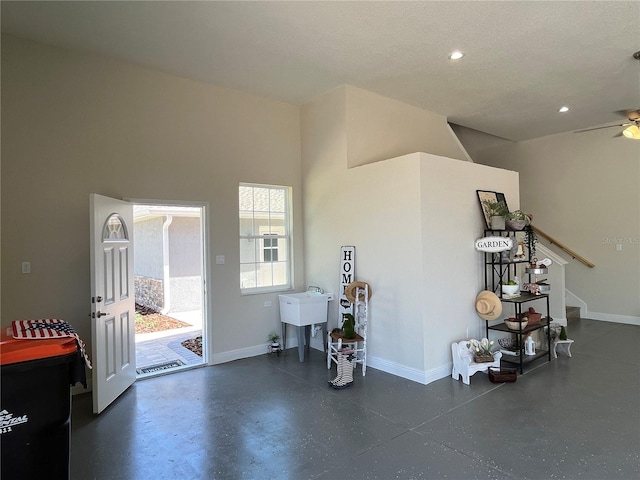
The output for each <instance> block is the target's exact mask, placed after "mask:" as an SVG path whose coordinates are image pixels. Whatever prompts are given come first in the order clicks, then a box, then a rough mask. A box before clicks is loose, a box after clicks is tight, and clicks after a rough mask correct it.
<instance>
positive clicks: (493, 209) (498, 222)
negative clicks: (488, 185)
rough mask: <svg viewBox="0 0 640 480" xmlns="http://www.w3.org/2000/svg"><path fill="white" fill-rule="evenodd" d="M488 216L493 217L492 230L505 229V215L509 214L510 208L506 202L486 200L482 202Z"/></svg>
mask: <svg viewBox="0 0 640 480" xmlns="http://www.w3.org/2000/svg"><path fill="white" fill-rule="evenodd" d="M482 205H483V206H484V209H485V211H486V212H487V216H488V217H490V218H491V229H492V230H504V229H505V217H506V216H507V215H508V214H509V208H507V205H506V204H505V203H504V202H492V201H490V200H484V201H483V202H482Z"/></svg>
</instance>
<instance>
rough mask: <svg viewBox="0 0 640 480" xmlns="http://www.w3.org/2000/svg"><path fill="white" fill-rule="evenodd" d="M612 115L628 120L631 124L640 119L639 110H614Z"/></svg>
mask: <svg viewBox="0 0 640 480" xmlns="http://www.w3.org/2000/svg"><path fill="white" fill-rule="evenodd" d="M614 113H616V114H617V115H620V116H621V117H624V118H628V119H629V120H631V121H632V122H633V121H635V120H638V119H640V109H638V110H616V111H615V112H614Z"/></svg>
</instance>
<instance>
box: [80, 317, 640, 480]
mask: <svg viewBox="0 0 640 480" xmlns="http://www.w3.org/2000/svg"><path fill="white" fill-rule="evenodd" d="M568 332H569V337H570V338H573V339H574V340H575V343H574V344H573V346H572V347H571V353H572V354H573V357H572V358H568V357H559V358H558V359H556V360H553V361H552V362H550V363H549V362H544V361H542V360H539V361H538V362H537V363H536V364H535V366H533V367H530V368H529V370H527V371H525V374H524V375H522V376H519V377H518V380H517V382H515V383H508V384H492V383H491V382H489V380H488V378H487V376H486V375H484V374H482V373H477V374H476V375H474V376H473V377H471V385H470V386H466V385H464V384H463V383H462V382H461V381H457V380H453V379H451V377H448V378H443V379H441V380H438V381H436V382H433V383H431V384H429V385H420V384H418V383H415V382H411V381H408V380H404V379H402V378H399V377H396V376H393V375H389V374H386V373H383V372H381V371H378V370H375V369H373V368H368V369H367V375H366V377H364V378H363V377H362V376H361V374H360V369H359V368H358V370H357V375H356V376H355V382H354V385H353V386H352V387H350V388H348V389H345V390H333V389H331V388H329V387H328V386H327V380H328V379H331V378H333V377H334V376H335V367H334V368H333V370H332V371H331V372H329V371H327V369H326V363H325V357H324V355H322V354H321V353H320V352H317V351H312V352H311V357H310V358H309V359H308V360H307V361H306V362H304V363H300V362H299V361H298V358H297V355H296V352H295V351H294V350H289V351H288V352H287V356H286V357H285V356H283V355H280V357H277V356H275V355H264V356H260V357H254V358H250V359H245V360H239V361H235V362H230V363H227V364H224V365H218V366H213V367H203V368H198V369H194V370H188V371H182V372H180V373H177V374H172V375H165V376H160V377H155V378H150V379H145V380H141V381H138V382H136V383H135V384H134V385H133V386H132V387H131V388H130V389H129V390H128V391H127V392H125V393H124V394H123V395H122V396H121V397H120V398H119V399H118V400H117V401H116V402H115V403H114V404H113V405H111V406H110V407H109V408H108V409H107V410H106V411H104V412H103V413H102V414H101V415H100V416H93V414H92V413H91V399H90V396H89V395H81V396H76V397H74V399H73V416H72V448H71V478H72V479H73V480H88V479H127V480H134V479H135V480H142V479H157V480H164V479H242V480H245V479H322V480H329V479H382V480H387V479H418V478H420V479H441V478H442V479H444V478H446V479H454V480H455V479H473V478H479V479H485V478H491V479H552V478H564V479H593V480H596V479H629V480H632V479H635V480H637V479H638V478H640V327H637V326H630V325H622V324H616V323H606V322H599V321H593V320H585V319H582V320H571V321H570V323H569V327H568Z"/></svg>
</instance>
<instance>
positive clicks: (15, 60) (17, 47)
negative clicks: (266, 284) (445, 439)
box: [2, 35, 304, 362]
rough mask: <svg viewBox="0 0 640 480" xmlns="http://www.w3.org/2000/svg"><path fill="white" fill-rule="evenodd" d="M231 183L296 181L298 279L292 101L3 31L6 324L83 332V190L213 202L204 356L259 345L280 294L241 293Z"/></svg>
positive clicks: (299, 241)
mask: <svg viewBox="0 0 640 480" xmlns="http://www.w3.org/2000/svg"><path fill="white" fill-rule="evenodd" d="M239 182H254V183H267V184H276V185H291V186H292V187H293V207H294V229H295V231H296V232H297V234H296V237H295V239H294V245H293V248H294V255H295V256H294V260H295V265H296V269H295V272H294V274H295V278H296V281H297V282H299V284H300V286H301V284H302V283H303V278H304V269H303V255H302V245H303V228H302V215H301V213H302V183H301V158H300V113H299V108H298V107H295V106H292V105H288V104H284V103H280V102H275V101H269V100H266V99H263V98H259V97H255V96H251V95H247V94H244V93H240V92H237V91H232V90H227V89H222V88H218V87H215V86H212V85H207V84H203V83H198V82H194V81H190V80H187V79H183V78H178V77H175V76H171V75H166V74H163V73H160V72H157V71H152V70H147V69H144V68H139V67H136V66H132V65H129V64H125V63H122V62H119V61H116V60H113V59H110V58H105V57H100V56H94V55H87V54H83V53H74V52H70V51H66V50H63V49H58V48H53V47H48V46H44V45H41V44H37V43H34V42H30V41H25V40H22V39H18V38H16V37H12V36H7V35H3V37H2V206H3V211H2V232H3V239H2V240H3V241H2V257H3V259H4V262H3V263H2V289H3V295H2V302H3V304H2V314H3V315H2V324H3V325H6V324H8V323H9V322H11V320H14V319H20V318H41V317H58V318H63V319H65V320H67V321H69V322H70V323H71V324H72V325H73V326H74V327H76V329H77V330H78V332H79V333H80V335H81V336H82V337H83V339H84V340H85V342H89V341H90V338H91V335H90V325H89V317H88V313H89V312H90V298H91V295H90V291H89V285H90V282H89V194H90V193H91V192H95V193H99V194H102V195H107V196H112V197H118V198H154V199H166V200H180V201H198V202H208V204H209V205H210V207H211V208H210V210H209V213H210V231H209V232H208V233H209V239H210V245H209V249H210V250H209V253H210V257H209V268H210V272H211V275H212V277H211V278H210V279H209V280H210V282H209V287H210V298H209V305H210V310H211V319H212V323H211V325H210V327H211V328H210V331H211V332H212V343H211V347H212V350H213V354H214V356H213V361H214V362H215V361H223V360H229V359H233V358H238V357H240V356H248V355H252V354H258V353H264V352H265V351H266V341H267V335H268V333H269V332H272V331H279V328H280V322H279V314H278V310H277V307H276V305H277V303H278V302H277V295H276V294H266V295H251V296H241V295H240V289H239V277H240V275H239V258H238V183H239ZM215 255H225V257H226V263H225V264H224V265H216V264H215V262H211V258H215ZM22 261H31V262H32V273H31V274H30V275H23V274H21V273H20V262H22ZM267 300H269V301H271V302H272V305H273V307H270V308H265V307H264V302H265V301H267ZM89 349H90V346H89Z"/></svg>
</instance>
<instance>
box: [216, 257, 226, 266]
mask: <svg viewBox="0 0 640 480" xmlns="http://www.w3.org/2000/svg"><path fill="white" fill-rule="evenodd" d="M216 265H224V255H216Z"/></svg>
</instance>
